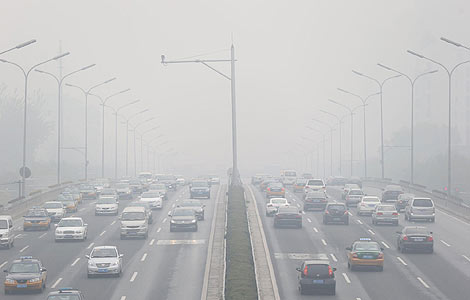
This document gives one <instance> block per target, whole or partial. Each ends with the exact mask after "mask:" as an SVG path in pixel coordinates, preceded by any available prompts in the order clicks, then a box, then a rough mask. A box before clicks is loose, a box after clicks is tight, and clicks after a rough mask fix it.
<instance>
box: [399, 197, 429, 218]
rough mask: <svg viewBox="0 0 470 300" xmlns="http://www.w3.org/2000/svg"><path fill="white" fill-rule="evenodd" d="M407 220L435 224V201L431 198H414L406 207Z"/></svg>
mask: <svg viewBox="0 0 470 300" xmlns="http://www.w3.org/2000/svg"><path fill="white" fill-rule="evenodd" d="M405 220H408V221H413V220H423V221H429V222H434V221H435V220H436V208H435V206H434V201H432V199H431V198H420V197H414V198H413V199H411V200H410V201H409V202H408V204H407V205H406V207H405Z"/></svg>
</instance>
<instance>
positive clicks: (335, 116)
mask: <svg viewBox="0 0 470 300" xmlns="http://www.w3.org/2000/svg"><path fill="white" fill-rule="evenodd" d="M320 111H321V112H322V113H324V114H327V115H330V116H332V117H334V118H336V119H337V120H338V127H339V175H342V167H341V165H342V163H341V147H342V145H341V144H342V142H341V124H342V123H343V121H342V119H343V118H344V117H343V118H340V117H338V116H337V115H335V114H332V113H330V112H329V111H326V110H323V109H320Z"/></svg>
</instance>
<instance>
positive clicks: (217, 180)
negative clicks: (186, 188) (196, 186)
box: [210, 177, 220, 185]
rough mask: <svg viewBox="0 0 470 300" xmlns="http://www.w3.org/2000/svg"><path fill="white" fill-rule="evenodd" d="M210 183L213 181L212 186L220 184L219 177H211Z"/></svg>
mask: <svg viewBox="0 0 470 300" xmlns="http://www.w3.org/2000/svg"><path fill="white" fill-rule="evenodd" d="M210 181H211V185H217V184H220V178H219V177H211V179H210Z"/></svg>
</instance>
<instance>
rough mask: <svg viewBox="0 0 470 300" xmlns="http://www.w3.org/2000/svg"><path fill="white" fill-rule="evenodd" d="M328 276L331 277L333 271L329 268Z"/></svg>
mask: <svg viewBox="0 0 470 300" xmlns="http://www.w3.org/2000/svg"><path fill="white" fill-rule="evenodd" d="M328 276H330V277H331V276H333V269H332V268H331V266H328Z"/></svg>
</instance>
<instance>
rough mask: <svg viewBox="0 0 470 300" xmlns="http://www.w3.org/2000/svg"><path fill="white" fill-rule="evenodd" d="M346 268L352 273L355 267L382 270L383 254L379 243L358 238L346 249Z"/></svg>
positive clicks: (369, 239)
mask: <svg viewBox="0 0 470 300" xmlns="http://www.w3.org/2000/svg"><path fill="white" fill-rule="evenodd" d="M346 250H347V251H348V252H347V256H348V268H349V269H351V271H354V270H355V269H356V268H357V267H373V268H376V269H378V270H379V271H383V269H384V253H383V250H384V249H383V248H382V247H380V245H379V243H377V242H375V241H373V240H372V239H371V238H360V239H359V240H358V241H355V242H353V243H352V245H351V247H347V248H346Z"/></svg>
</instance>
